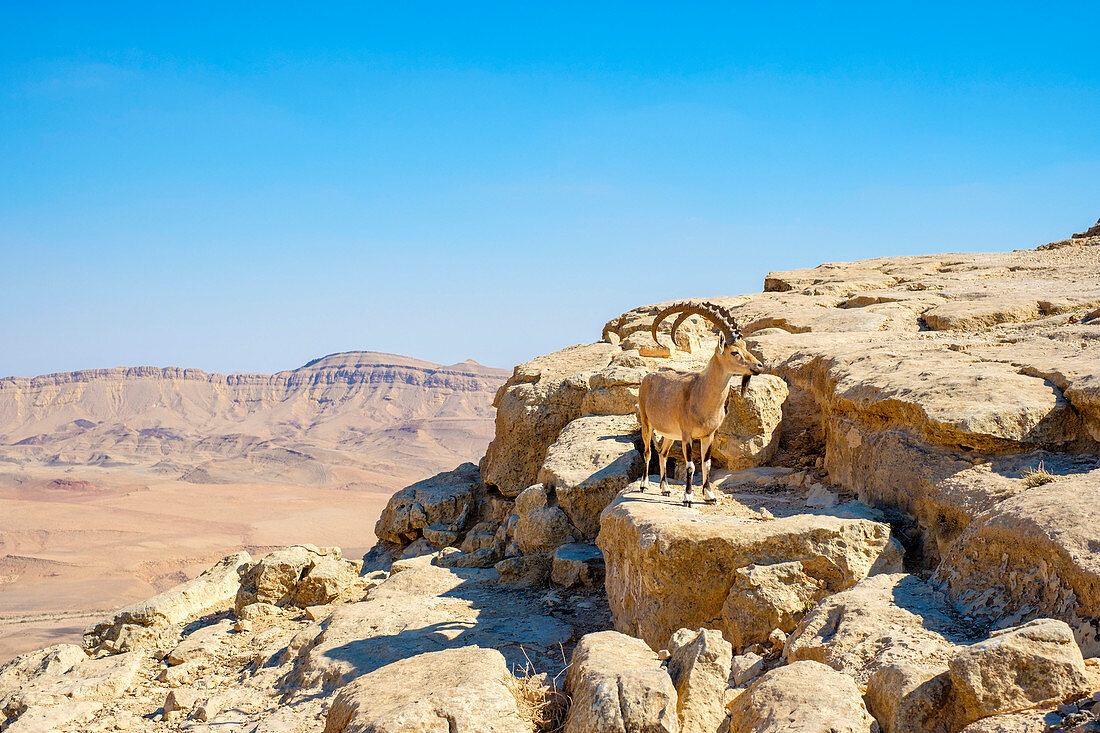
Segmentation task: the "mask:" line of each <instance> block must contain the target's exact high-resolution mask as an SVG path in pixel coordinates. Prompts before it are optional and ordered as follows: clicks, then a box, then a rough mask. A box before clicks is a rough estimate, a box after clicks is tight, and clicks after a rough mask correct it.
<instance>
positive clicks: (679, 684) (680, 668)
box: [668, 629, 733, 733]
mask: <svg viewBox="0 0 1100 733" xmlns="http://www.w3.org/2000/svg"><path fill="white" fill-rule="evenodd" d="M668 646H669V652H670V656H669V659H668V674H669V676H670V677H671V678H672V684H673V685H675V687H676V700H677V707H678V710H679V714H680V731H681V733H714V731H716V730H718V726H720V725H721V724H722V721H723V720H725V718H726V708H725V705H724V704H723V703H724V702H725V697H726V687H727V683H728V680H729V676H730V665H731V663H732V661H733V648H732V647H731V646H730V643H729V642H728V641H726V640H725V639H723V638H722V634H721V632H719V631H715V630H714V629H698V630H695V631H692V630H690V629H680V630H679V631H677V632H676V633H675V634H673V635H672V638H671V639H670V640H669V643H668Z"/></svg>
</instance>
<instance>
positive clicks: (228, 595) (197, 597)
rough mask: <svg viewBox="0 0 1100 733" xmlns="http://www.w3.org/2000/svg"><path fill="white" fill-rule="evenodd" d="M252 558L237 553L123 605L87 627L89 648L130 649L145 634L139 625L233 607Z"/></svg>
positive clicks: (155, 625) (158, 624)
mask: <svg viewBox="0 0 1100 733" xmlns="http://www.w3.org/2000/svg"><path fill="white" fill-rule="evenodd" d="M251 560H252V558H251V557H250V556H249V554H248V553H247V552H236V553H233V554H232V555H229V556H227V557H225V558H223V559H222V560H221V561H220V562H218V563H217V564H216V565H214V566H213V567H211V568H209V569H208V570H205V571H204V572H203V573H202V574H201V575H199V576H198V577H197V578H194V579H193V580H189V581H187V582H185V583H181V584H179V585H177V586H175V587H174V588H171V589H169V590H166V591H164V592H163V593H160V594H158V595H155V596H153V597H152V598H149V599H147V600H144V601H141V602H140V603H135V604H133V605H130V606H127V607H125V608H123V609H121V610H120V611H118V612H117V613H115V615H114V616H111V617H110V618H107V619H104V620H103V621H100V622H99V623H97V624H94V625H92V626H89V627H88V628H87V629H86V630H85V631H84V646H85V648H87V649H89V650H92V651H99V650H106V651H111V652H120V651H127V650H129V649H131V648H133V647H134V646H135V640H138V639H140V638H141V634H135V633H134V631H135V629H136V630H140V629H150V628H159V627H165V626H169V625H171V624H177V623H180V622H182V621H184V620H186V619H188V618H191V617H194V616H199V615H201V614H204V613H210V612H212V611H216V610H221V609H224V608H229V607H231V606H232V604H233V598H234V596H235V595H236V594H237V590H238V589H239V587H240V575H239V571H240V570H241V569H242V568H244V567H245V566H246V565H247V564H248V563H249V562H251Z"/></svg>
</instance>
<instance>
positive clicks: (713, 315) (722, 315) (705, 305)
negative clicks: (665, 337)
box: [650, 301, 741, 346]
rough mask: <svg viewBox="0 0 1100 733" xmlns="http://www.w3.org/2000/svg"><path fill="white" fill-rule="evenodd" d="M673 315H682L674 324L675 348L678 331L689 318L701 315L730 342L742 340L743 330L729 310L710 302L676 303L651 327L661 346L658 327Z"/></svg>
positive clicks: (662, 312) (654, 320) (654, 321)
mask: <svg viewBox="0 0 1100 733" xmlns="http://www.w3.org/2000/svg"><path fill="white" fill-rule="evenodd" d="M673 313H680V314H681V315H680V316H679V317H678V318H677V319H676V320H675V321H674V322H673V324H672V339H673V345H674V346H675V343H676V341H675V339H676V329H677V328H679V326H680V324H682V323H683V322H684V321H685V320H686V319H687V318H688V317H689V316H693V315H699V316H702V317H703V318H706V319H707V320H708V321H710V322H711V323H713V324H714V325H715V326H717V327H718V328H719V329H720V330H721V331H722V332H723V333H724V334H725V335H726V338H727V339H728V340H730V341H737V340H738V339H739V338H741V330H740V329H739V328H738V327H737V322H736V321H734V319H733V313H731V312H730V311H729V309H727V308H723V307H722V306H720V305H717V304H716V303H711V302H710V301H703V302H702V303H686V302H685V303H674V304H672V305H670V306H669V307H667V308H665V309H664V310H662V311H661V312H660V313H658V314H657V316H656V318H654V319H653V325H651V326H650V331H651V332H652V334H653V340H654V341H655V342H656V343H658V344H660V343H661V342H660V341H658V340H657V327H658V326H660V324H661V321H663V320H664V319H665V318H667V317H668V316H670V315H672V314H673Z"/></svg>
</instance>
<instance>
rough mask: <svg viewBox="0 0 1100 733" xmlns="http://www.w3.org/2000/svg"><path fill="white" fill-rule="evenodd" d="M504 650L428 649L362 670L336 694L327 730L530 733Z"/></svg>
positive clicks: (347, 732)
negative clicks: (509, 682) (510, 684)
mask: <svg viewBox="0 0 1100 733" xmlns="http://www.w3.org/2000/svg"><path fill="white" fill-rule="evenodd" d="M509 677H511V673H510V672H509V671H508V666H507V664H506V663H505V661H504V657H503V656H502V655H501V654H500V652H498V651H495V650H493V649H480V648H478V647H474V646H471V647H462V648H458V649H443V650H440V651H433V652H426V653H424V654H422V655H420V656H417V657H414V658H411V659H402V660H400V661H396V662H393V663H392V664H387V665H385V666H382V667H379V668H378V669H376V670H374V671H372V672H368V673H367V674H364V675H363V676H362V677H359V678H358V679H356V680H355V681H354V682H352V683H350V684H349V685H347V686H346V687H344V688H342V689H341V690H340V691H339V692H338V693H337V694H336V696H335V697H334V698H333V701H332V707H331V708H330V709H329V711H328V715H327V716H326V719H325V733H355V732H357V731H363V732H366V731H370V732H371V733H408V732H411V731H424V732H425V733H427V732H429V731H441V732H443V731H446V732H447V733H531V732H532V731H533V730H534V727H533V726H532V725H531V724H530V723H529V722H527V721H526V720H524V719H523V718H522V717H521V716H520V711H519V709H518V707H517V704H516V698H515V696H514V695H513V694H512V691H511V690H510V689H509V688H508V686H507V684H506V682H505V680H507V679H508V678H509Z"/></svg>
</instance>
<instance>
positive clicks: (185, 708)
mask: <svg viewBox="0 0 1100 733" xmlns="http://www.w3.org/2000/svg"><path fill="white" fill-rule="evenodd" d="M198 701H199V695H198V693H197V692H195V691H194V690H192V689H190V688H188V687H179V688H177V689H175V690H171V691H170V692H169V693H168V695H167V697H165V698H164V714H165V715H170V714H172V713H179V714H180V715H181V716H182V715H186V714H187V713H189V712H191V708H193V707H195V703H197V702H198Z"/></svg>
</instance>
